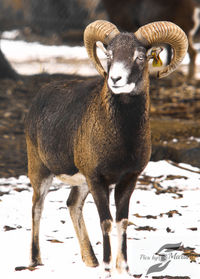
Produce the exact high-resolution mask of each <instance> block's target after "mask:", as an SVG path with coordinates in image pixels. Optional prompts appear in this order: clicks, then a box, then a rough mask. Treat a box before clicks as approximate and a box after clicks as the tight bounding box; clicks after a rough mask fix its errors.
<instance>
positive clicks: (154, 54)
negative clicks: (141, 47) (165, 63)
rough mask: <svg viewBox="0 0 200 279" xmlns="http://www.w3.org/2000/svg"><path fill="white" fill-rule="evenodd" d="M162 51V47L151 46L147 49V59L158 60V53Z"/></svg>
mask: <svg viewBox="0 0 200 279" xmlns="http://www.w3.org/2000/svg"><path fill="white" fill-rule="evenodd" d="M162 51H163V48H162V47H159V46H158V47H152V48H150V49H149V50H148V51H147V59H148V60H150V59H154V60H159V59H160V56H159V55H160V53H161V52H162Z"/></svg>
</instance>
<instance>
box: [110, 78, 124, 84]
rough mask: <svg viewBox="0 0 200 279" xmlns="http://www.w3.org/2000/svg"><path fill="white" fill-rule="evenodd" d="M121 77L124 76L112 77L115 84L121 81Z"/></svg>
mask: <svg viewBox="0 0 200 279" xmlns="http://www.w3.org/2000/svg"><path fill="white" fill-rule="evenodd" d="M121 78H122V77H116V78H114V77H111V79H112V81H113V83H114V84H115V83H116V82H117V81H119V80H120V79H121Z"/></svg>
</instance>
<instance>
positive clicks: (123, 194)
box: [115, 174, 138, 273]
mask: <svg viewBox="0 0 200 279" xmlns="http://www.w3.org/2000/svg"><path fill="white" fill-rule="evenodd" d="M137 177H138V175H137V174H127V175H126V176H124V177H123V178H122V179H121V181H120V182H119V183H118V184H117V185H116V188H115V204H116V226H117V233H118V252H117V260H116V268H117V270H118V271H119V272H122V271H123V270H125V271H127V272H128V273H129V266H128V263H127V236H126V230H127V227H128V212H129V201H130V197H131V194H132V192H133V190H134V188H135V184H136V181H137Z"/></svg>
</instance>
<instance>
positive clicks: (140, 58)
mask: <svg viewBox="0 0 200 279" xmlns="http://www.w3.org/2000/svg"><path fill="white" fill-rule="evenodd" d="M137 58H138V59H139V60H140V61H144V59H145V56H144V54H139V55H138V57H137Z"/></svg>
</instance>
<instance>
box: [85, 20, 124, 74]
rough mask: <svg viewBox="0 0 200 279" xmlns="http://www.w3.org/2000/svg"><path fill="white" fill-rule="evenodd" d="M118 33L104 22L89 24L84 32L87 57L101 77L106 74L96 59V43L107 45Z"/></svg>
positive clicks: (114, 27) (98, 21) (113, 26)
mask: <svg viewBox="0 0 200 279" xmlns="http://www.w3.org/2000/svg"><path fill="white" fill-rule="evenodd" d="M119 33H120V32H119V30H118V29H117V27H116V26H115V25H114V24H112V23H110V22H108V21H106V20H96V21H94V22H92V23H90V24H89V25H88V26H87V27H86V29H85V31H84V44H85V48H86V50H87V53H88V56H89V58H90V59H91V60H92V62H93V63H94V66H95V67H96V69H97V71H98V72H99V73H100V75H102V76H103V77H105V76H106V75H107V74H106V72H105V70H104V68H103V66H102V65H101V62H100V61H99V58H98V57H97V53H96V42H98V41H100V42H102V43H103V44H105V45H108V44H109V42H110V41H111V40H112V39H113V38H114V37H115V36H116V35H117V34H119Z"/></svg>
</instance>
